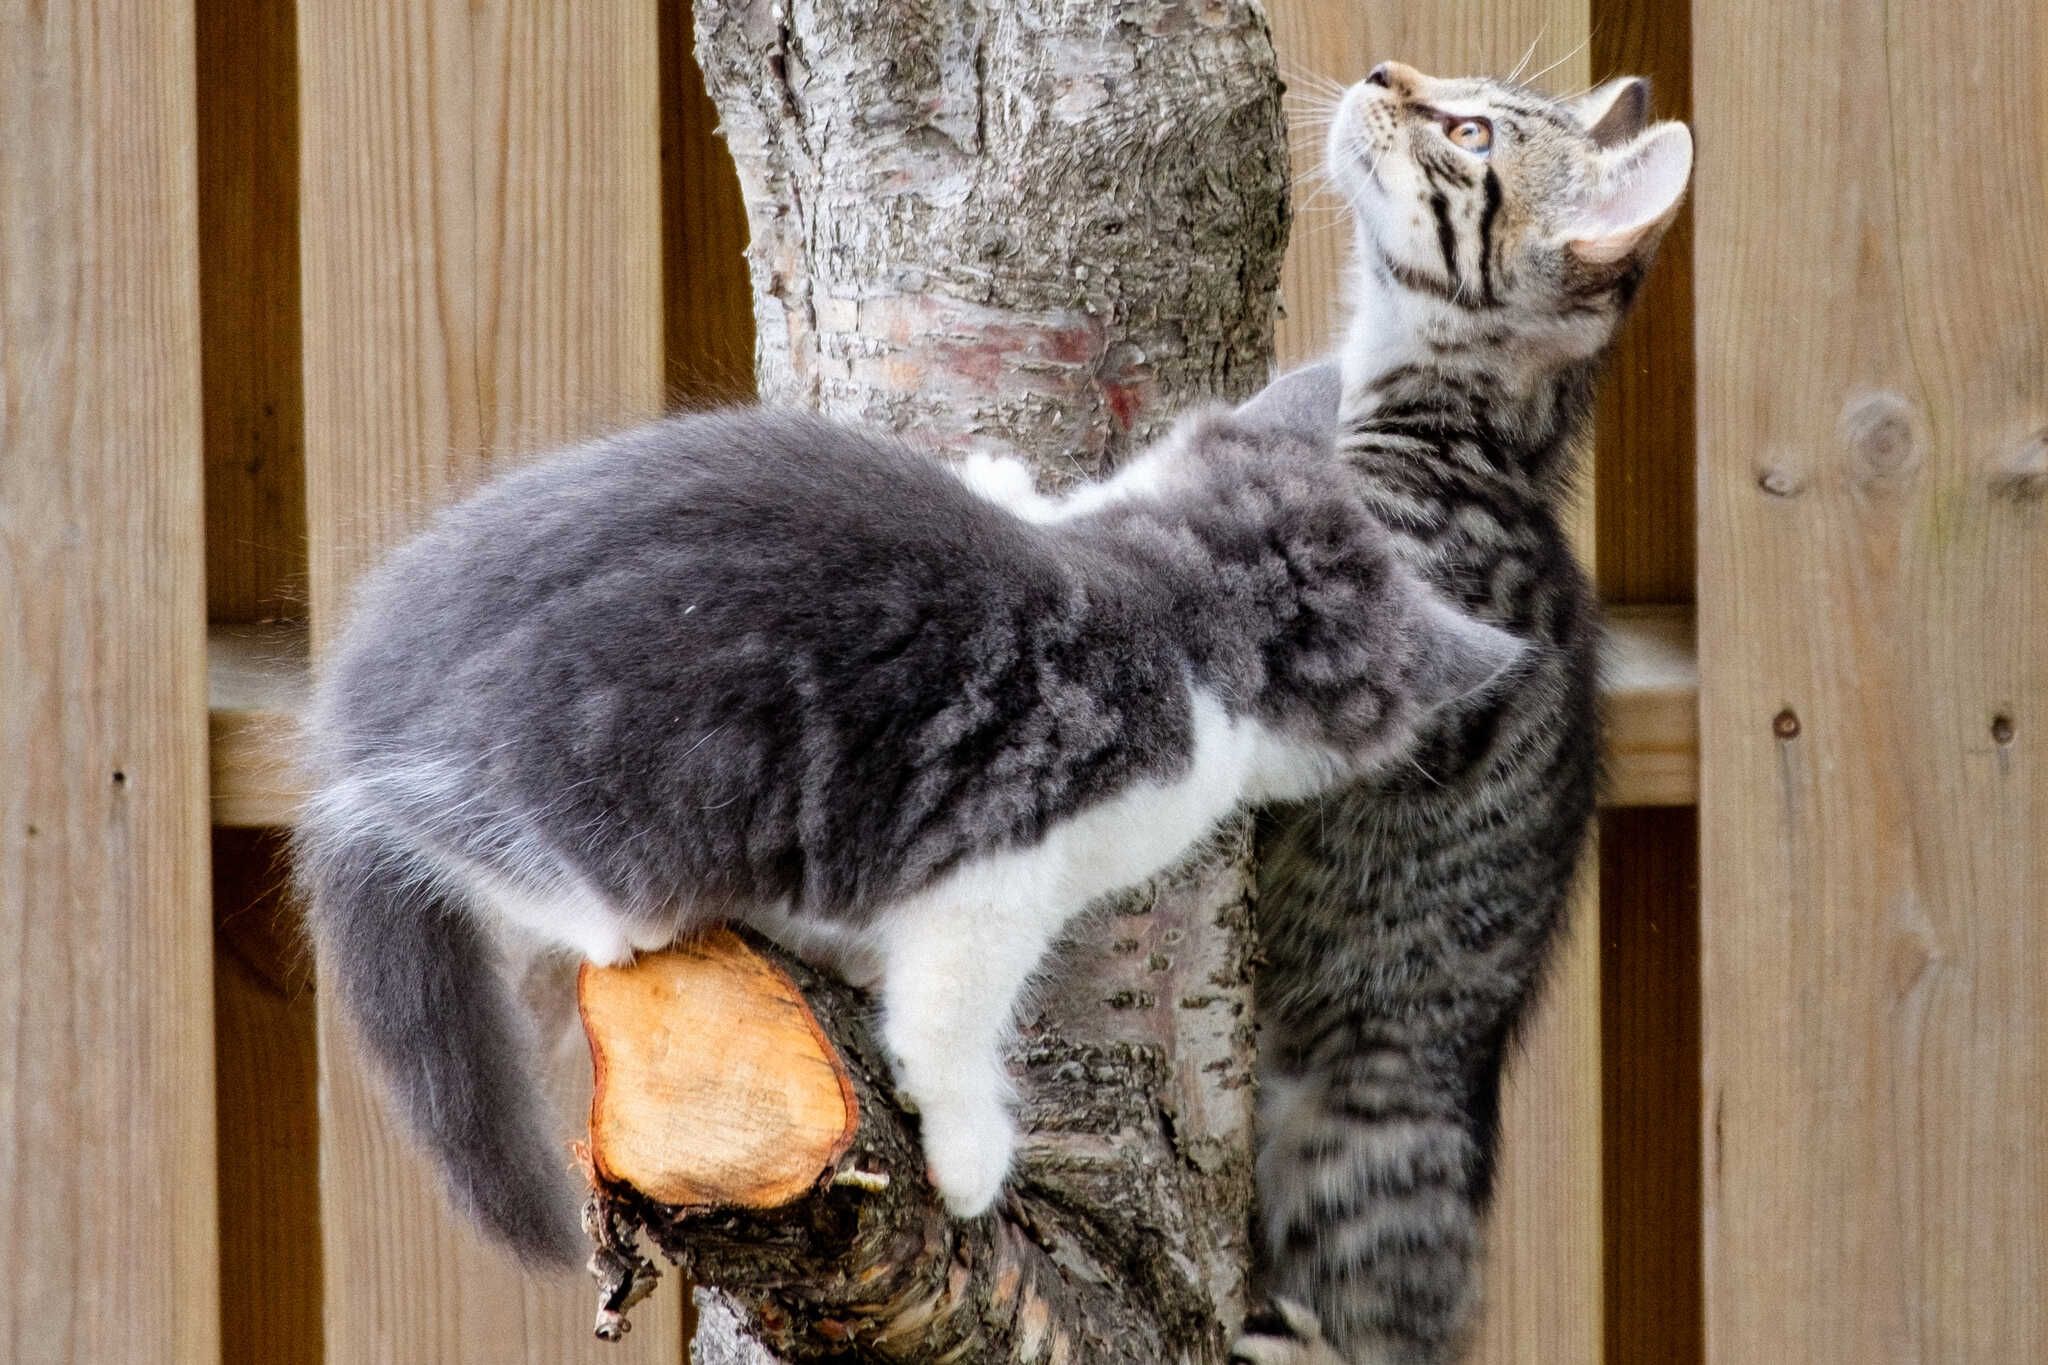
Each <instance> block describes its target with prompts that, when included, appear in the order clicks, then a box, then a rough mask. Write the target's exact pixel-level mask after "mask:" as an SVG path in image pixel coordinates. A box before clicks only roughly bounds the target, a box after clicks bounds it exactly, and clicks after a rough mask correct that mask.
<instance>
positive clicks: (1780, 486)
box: [1756, 464, 1804, 498]
mask: <svg viewBox="0 0 2048 1365" xmlns="http://www.w3.org/2000/svg"><path fill="white" fill-rule="evenodd" d="M1756 486H1757V487H1758V488H1761V489H1763V490H1764V492H1766V493H1769V494H1770V495H1771V496H1772V497H1774V498H1789V497H1794V496H1796V495H1797V494H1798V493H1799V492H1800V490H1801V489H1802V488H1803V487H1804V485H1803V484H1801V483H1800V481H1799V476H1798V475H1796V474H1794V473H1793V472H1792V471H1791V470H1789V469H1787V468H1785V466H1783V465H1781V464H1768V465H1765V466H1764V467H1763V468H1762V469H1759V470H1758V471H1757V472H1756Z"/></svg>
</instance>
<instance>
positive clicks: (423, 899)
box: [296, 410, 1519, 1262]
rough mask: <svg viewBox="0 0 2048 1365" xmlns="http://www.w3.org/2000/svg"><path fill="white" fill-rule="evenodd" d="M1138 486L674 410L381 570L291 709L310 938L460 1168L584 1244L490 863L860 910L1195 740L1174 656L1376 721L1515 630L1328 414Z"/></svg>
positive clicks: (865, 912)
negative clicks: (1438, 556) (1094, 490)
mask: <svg viewBox="0 0 2048 1365" xmlns="http://www.w3.org/2000/svg"><path fill="white" fill-rule="evenodd" d="M1175 439H1177V440H1178V441H1179V442H1180V445H1179V446H1178V447H1176V449H1177V450H1178V454H1177V455H1175V456H1174V457H1173V459H1172V462H1171V464H1170V465H1168V466H1167V469H1168V473H1167V474H1166V475H1165V476H1164V477H1163V478H1162V479H1161V480H1160V481H1159V486H1158V487H1157V489H1156V490H1154V491H1149V492H1147V493H1145V494H1144V495H1142V496H1138V495H1133V496H1131V497H1128V498H1123V499H1119V500H1111V501H1109V502H1107V503H1106V504H1105V505H1102V506H1101V507H1099V508H1098V509H1097V510H1094V511H1091V512H1088V513H1086V514H1083V515H1076V516H1074V517H1072V518H1071V519H1066V520H1060V521H1056V522H1050V523H1046V524H1033V523H1029V522H1027V521H1025V520H1022V519H1020V518H1019V517H1017V516H1014V515H1012V514H1011V513H1010V512H1009V511H1007V510H1005V509H1004V508H1002V507H999V506H997V505H995V504H994V503H993V502H990V501H988V500H986V499H984V498H983V497H980V496H977V495H976V494H974V493H972V492H970V491H969V490H968V489H967V487H966V486H965V485H964V484H963V483H962V482H961V481H960V480H959V479H957V478H955V477H954V475H953V474H952V473H950V472H948V471H947V470H946V469H945V468H944V467H942V466H941V465H939V464H937V463H936V462H934V461H932V460H930V459H928V458H926V457H925V456H923V455H921V454H919V453H917V452H916V451H914V450H912V449H910V448H908V447H906V446H903V445H901V444H899V443H896V442H893V441H889V440H884V439H880V438H877V437H874V436H870V435H866V434H863V433H860V432H858V431H854V430H851V429H849V428H846V427H843V426H838V425H834V424H831V423H828V422H825V421H823V420H821V419H818V418H814V417H809V416H803V415H797V414H788V413H783V414H777V413H770V412H764V411H760V410H734V411H729V412H723V413H714V414H704V415H696V416H686V417H678V418H674V419H670V420H667V421H664V422H660V423H656V424H654V425H650V426H647V427H644V428H641V429H639V430H637V431H633V432H629V433H626V434H624V435H622V436H619V437H615V438H613V439H610V440H606V441H601V442H598V443H596V444H593V445H590V446H587V447H584V448H581V449H578V450H575V451H571V452H569V453H566V454H563V455H561V456H558V457H555V458H553V459H550V460H546V461H543V462H540V463H538V464H535V465H533V466H530V467H528V468H526V469H524V470H522V471H520V472H517V473H514V474H512V475H511V476H509V477H507V478H504V479H502V480H500V481H498V482H497V483H495V484H493V485H491V486H490V487H488V488H486V489H485V490H484V491H483V492H481V493H480V494H478V495H477V496H475V497H474V498H472V499H470V500H469V501H467V502H464V503H461V504H459V505H457V506H455V507H453V508H451V509H449V510H447V511H446V512H444V513H443V514H441V515H440V517H439V518H438V519H437V520H436V521H435V522H434V523H433V525H432V526H431V527H430V528H429V529H428V530H427V531H426V532H425V533H423V534H422V535H421V536H419V537H418V538H417V539H415V540H414V541H412V542H411V543H409V544H407V545H406V546H404V547H403V548H401V549H400V550H399V551H398V552H397V553H395V554H394V555H392V556H391V557H390V559H389V560H387V561H386V562H385V563H384V564H383V565H382V566H380V567H379V568H378V569H377V570H376V571H375V572H374V573H372V574H371V575H370V576H369V577H368V579H367V581H366V582H365V584H364V586H363V588H362V590H361V593H360V597H359V601H358V605H357V608H356V611H355V613H354V616H353V619H352V620H351V622H350V624H349V626H348V628H347V631H346V633H345V634H344V635H343V637H342V638H341V640H340V642H339V644H338V645H337V647H336V648H335V650H334V651H333V655H332V658H331V660H330V662H329V664H328V667H327V669H326V671H325V674H324V676H323V678H322V680H321V683H320V687H319V691H318V695H317V698H316V704H315V706H314V708H313V713H312V721H311V734H310V740H311V743H310V746H309V748H310V754H311V767H312V774H313V777H314V781H315V786H316V789H317V796H316V798H315V799H314V801H313V802H312V803H311V805H310V807H309V809H308V811H307V812H306V815H305V817H304V819H303V820H302V822H301V825H300V827H299V830H298V834H297V843H296V852H297V863H298V871H299V876H300V879H301V882H302V885H303V887H304V890H305V893H306V895H307V897H308V900H309V903H310V906H311V924H312V928H313V931H314V935H315V941H316V947H317V949H318V952H319V954H320V957H321V959H322V961H323V963H324V965H325V967H326V969H327V971H328V979H329V980H331V981H332V982H333V983H334V985H335V986H336V987H337V988H338V990H339V994H340V997H341V999H342V1001H343V1002H344V1003H345V1005H346V1006H347V1009H348V1012H349V1013H350V1015H351V1016H352V1017H353V1019H354V1021H355V1024H356V1026H357V1028H358V1030H359V1032H360V1035H361V1037H362V1039H363V1041H364V1043H365V1044H366V1045H367V1049H368V1051H369V1053H370V1055H371V1056H372V1057H374V1058H375V1060H376V1061H377V1062H378V1063H379V1067H380V1070H381V1071H382V1073H383V1076H384V1079H385V1080H386V1082H387V1087H388V1089H389V1091H390V1093H391V1096H392V1098H393V1100H394V1102H395V1105H396V1107H397V1108H398V1109H399V1110H401V1111H402V1112H403V1113H404V1114H405V1115H406V1117H407V1118H408V1119H409V1121H410V1123H411V1125H412V1127H413V1128H414V1130H415V1131H416V1132H417V1133H418V1134H419V1135H420V1136H421V1137H422V1138H423V1139H424V1141H425V1143H426V1144H427V1146H428V1147H429V1148H431V1149H432V1151H433V1153H434V1155H435V1156H436V1158H437V1159H438V1160H439V1162H440V1163H441V1165H442V1166H443V1168H444V1169H445V1171H446V1172H447V1175H448V1178H449V1184H450V1187H451V1189H452V1190H453V1192H454V1194H455V1197H456V1199H457V1200H458V1201H459V1202H460V1203H461V1204H463V1205H464V1206H465V1207H466V1208H467V1209H469V1210H470V1211H471V1212H472V1213H473V1214H475V1215H476V1216H477V1217H478V1218H479V1219H480V1220H481V1221H482V1222H483V1224H484V1225H485V1227H486V1228H487V1229H488V1230H489V1231H490V1232H492V1233H493V1234H495V1235H496V1236H498V1237H499V1238H501V1239H502V1240H504V1241H505V1242H507V1243H508V1244H510V1245H511V1246H512V1247H513V1248H514V1249H516V1250H517V1251H519V1252H520V1253H521V1254H522V1255H524V1256H526V1257H527V1258H529V1259H531V1260H535V1261H543V1262H548V1261H562V1260H566V1259H569V1258H571V1257H572V1256H573V1254H574V1251H575V1248H576V1245H577V1238H576V1231H575V1227H574V1224H573V1219H572V1217H571V1213H572V1210H573V1207H574V1204H573V1200H572V1199H571V1198H570V1197H569V1193H568V1190H567V1188H566V1183H565V1181H564V1179H563V1166H564V1162H563V1160H562V1159H561V1157H560V1156H559V1154H558V1152H557V1150H556V1149H555V1147H554V1146H553V1145H552V1144H551V1143H550V1141H549V1139H548V1137H547V1128H546V1125H545V1124H544V1122H543V1121H542V1119H541V1116H540V1113H539V1104H538V1101H537V1100H536V1099H535V1098H534V1094H533V1082H532V1080H531V1077H530V1074H529V1073H530V1070H531V1065H532V1063H531V1061H530V1053H529V1049H528V1047H527V1045H526V1043H525V1041H524V1040H523V1038H522V1037H521V1034H522V1029H523V1024H522V1023H521V1021H520V1020H519V1018H518V1017H517V1012H516V1010H515V1009H514V1008H513V1006H512V1005H511V1003H510V1000H509V997H508V996H507V994H506V990H505V987H504V985H503V983H502V982H501V981H500V980H499V974H498V971H497V969H496V967H495V965H494V952H495V947H494V944H493V942H492V938H491V935H490V933H489V932H488V928H489V926H488V925H487V924H485V923H484V921H485V920H486V919H487V918H488V917H487V916H486V915H484V912H483V907H481V906H479V905H478V904H476V903H475V899H474V897H473V896H472V895H471V894H470V892H469V890H468V888H470V887H473V886H475V885H477V884H479V882H480V881H481V882H488V883H489V884H491V885H495V886H503V887H510V888H514V889H515V890H516V891H517V892H518V893H519V894H520V895H523V896H528V897H531V898H535V899H546V900H547V901H548V903H549V904H550V905H551V906H552V905H556V904H558V903H559V904H574V903H576V902H577V901H578V900H579V898H580V899H581V901H584V902H589V903H591V904H592V906H593V907H594V908H593V909H592V911H591V913H592V914H593V915H596V916H599V917H603V916H614V917H616V918H617V919H618V920H620V921H621V922H623V923H624V924H626V925H627V926H628V928H627V930H626V933H627V937H628V938H629V939H630V942H631V943H632V944H635V945H640V946H647V945H651V944H655V943H660V942H665V941H667V940H668V939H669V938H671V937H673V936H674V935H676V934H679V933H689V932H691V931H693V930H696V929H699V928H702V927H704V926H706V925H708V924H711V923H714V922H718V921H725V920H734V921H750V920H760V921H762V922H763V923H764V924H766V923H770V922H780V921H781V920H782V919H784V918H788V919H797V920H804V921H808V922H814V923H817V924H821V925H828V926H829V925H842V926H855V927H858V926H860V925H863V924H865V923H866V922H867V921H869V920H870V919H871V918H872V917H874V916H875V915H877V914H880V913H883V912H884V911H885V909H886V907H887V906H889V904H890V903H891V902H892V901H895V900H898V899H900V898H902V897H904V896H905V895H908V894H911V893H914V892H915V891H917V890H918V889H919V888H921V887H924V886H927V885H929V884H931V883H932V882H933V880H934V879H935V878H938V877H939V876H941V875H942V874H944V873H945V872H947V870H948V869H950V868H953V867H955V866H956V865H959V864H961V863H962V862H963V860H967V859H970V858H973V857H975V856H977V855H980V854H985V853H988V852H990V851H992V850H1001V849H1014V848H1026V847H1029V846H1031V845H1032V844H1033V842H1034V841H1036V840H1038V839H1040V838H1042V837H1043V836H1044V834H1045V833H1046V831H1047V830H1048V829H1049V828H1051V827H1052V826H1054V825H1056V824H1057V823H1059V822H1060V821H1062V820H1065V819H1069V818H1071V817H1072V816H1074V815H1075V813H1076V812H1079V811H1082V810H1085V809H1086V808H1088V807H1090V806H1091V805H1093V804H1095V803H1098V802H1101V801H1104V800H1106V799H1107V798H1109V797H1111V796H1113V795H1115V794H1117V793H1119V792H1122V791H1124V790H1126V789H1127V788H1130V787H1131V786H1132V785H1133V784H1136V783H1138V782H1140V781H1143V780H1147V779H1152V780H1163V779H1167V778H1170V777H1172V776H1173V775H1174V774H1175V773H1176V772H1177V771H1179V770H1181V769H1182V768H1184V767H1185V765H1186V764H1187V763H1188V761H1189V757H1190V745H1191V742H1192V733H1191V732H1192V727H1193V720H1192V717H1191V714H1190V702H1189V697H1190V692H1189V682H1190V680H1192V682H1193V683H1194V684H1195V685H1196V686H1199V687H1202V688H1205V689H1208V690H1210V691H1212V692H1213V693H1214V694H1216V695H1217V696H1218V697H1220V698H1222V699H1223V700H1224V703H1225V706H1226V708H1227V709H1229V710H1230V711H1231V712H1232V714H1235V715H1240V716H1244V717H1248V718H1252V719H1256V720H1258V721H1259V722H1261V723H1262V724H1263V725H1266V726H1269V727H1272V728H1274V729H1276V730H1278V731H1280V732H1282V733H1284V734H1285V735H1287V736H1289V737H1291V738H1294V739H1299V740H1300V741H1303V742H1305V743H1308V744H1312V745H1317V746H1323V747H1326V748H1327V749H1329V750H1332V751H1336V752H1338V753H1341V754H1343V755H1347V756H1349V757H1350V758H1351V759H1353V760H1355V764H1356V765H1357V766H1353V767H1350V768H1349V769H1347V770H1346V771H1347V772H1349V773H1355V772H1356V771H1359V770H1362V768H1363V767H1364V766H1367V765H1374V764H1378V763H1381V762H1387V761H1392V760H1393V759H1394V758H1396V757H1398V756H1399V755H1400V754H1401V753H1403V752H1405V750H1406V747H1407V745H1408V743H1409V741H1410V739H1411V737H1412V735H1413V733H1414V732H1415V729H1416V727H1417V726H1418V725H1420V724H1421V723H1422V722H1423V721H1424V720H1425V719H1426V718H1427V715H1428V714H1429V713H1430V712H1431V711H1432V710H1433V709H1435V708H1436V707H1437V706H1439V705H1441V704H1447V703H1448V702H1449V701H1450V700H1451V699H1454V698H1457V697H1459V696H1461V695H1464V694H1466V693H1469V692H1471V691H1472V690H1473V689H1474V688H1475V687H1478V686H1480V685H1482V684H1484V683H1485V682H1486V681H1487V680H1488V679H1490V678H1491V677H1493V676H1495V675H1496V674H1497V673H1498V672H1499V670H1500V669H1501V668H1502V666H1503V663H1504V661H1506V660H1508V659H1510V658H1512V657H1513V656H1514V655H1515V654H1517V653H1518V652H1519V647H1518V646H1515V645H1513V644H1512V642H1510V641H1507V640H1506V639H1505V637H1503V636H1501V635H1500V634H1499V633H1498V632H1495V631H1492V630H1490V629H1487V628H1484V627H1479V626H1477V625H1476V624H1475V623H1472V622H1470V621H1469V620H1467V619H1465V618H1462V617H1460V616H1458V615H1457V614H1456V613H1453V612H1450V611H1449V610H1448V609H1447V608H1445V607H1444V605H1443V604H1442V602H1441V601H1440V600H1439V599H1437V598H1436V597H1435V595H1434V594H1433V593H1429V592H1427V591H1426V590H1424V589H1422V588H1421V587H1420V585H1419V583H1418V581H1417V580H1416V579H1415V578H1414V577H1413V576H1412V575H1411V574H1410V573H1409V572H1408V571H1407V570H1405V569H1403V568H1401V567H1400V566H1398V565H1397V564H1396V563H1395V561H1394V559H1393V558H1392V556H1391V555H1390V553H1389V551H1388V549H1387V546H1386V537H1385V534H1384V532H1383V531H1382V530H1381V528H1380V527H1379V526H1378V525H1377V523H1376V522H1375V521H1374V520H1373V519H1372V517H1371V516H1370V515H1369V514H1368V513H1367V511H1366V503H1365V500H1364V498H1363V496H1362V494H1361V491H1360V490H1359V488H1358V486H1357V484H1356V481H1355V480H1353V479H1351V478H1349V477H1348V476H1346V475H1345V474H1344V473H1343V471H1342V467H1341V465H1339V464H1338V463H1337V461H1336V459H1335V456H1334V453H1333V451H1332V450H1331V448H1330V445H1329V441H1328V437H1327V433H1319V434H1317V435H1315V436H1303V435H1300V434H1297V433H1294V432H1290V431H1288V430H1286V429H1284V428H1270V429H1268V428H1261V427H1258V426H1255V425H1253V424H1249V423H1245V422H1241V421H1235V420H1232V419H1230V418H1227V417H1221V416H1218V417H1212V418H1208V419H1204V420H1200V421H1197V422H1195V423H1193V424H1191V425H1189V426H1187V427H1185V428H1184V429H1183V430H1182V431H1181V432H1180V433H1179V435H1178V436H1177V437H1176V438H1175Z"/></svg>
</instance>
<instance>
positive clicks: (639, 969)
mask: <svg viewBox="0 0 2048 1365" xmlns="http://www.w3.org/2000/svg"><path fill="white" fill-rule="evenodd" d="M577 999H578V1001H579V1002H580V1003H581V1006H582V1015H583V1027H584V1031H585V1032H586V1034H588V1036H589V1039H590V1055H591V1063H592V1066H593V1068H594V1069H595V1071H596V1073H597V1079H596V1084H595V1087H594V1088H593V1090H592V1093H591V1098H590V1157H591V1161H592V1163H593V1164H594V1165H595V1167H596V1169H597V1172H598V1174H599V1175H601V1176H603V1177H604V1178H605V1179H606V1180H616V1181H622V1182H624V1183H625V1184H627V1185H630V1186H632V1187H633V1188H634V1189H636V1190H638V1191H640V1192H641V1193H642V1194H645V1195H647V1196H649V1197H650V1198H653V1199H657V1200H659V1201H660V1202H662V1203H664V1204H672V1205H676V1206H678V1207H681V1208H684V1209H699V1210H701V1209H723V1208H743V1209H777V1208H781V1207H782V1206H783V1205H785V1204H787V1203H789V1202H790V1201H791V1200H793V1199H795V1198H797V1197H798V1196H799V1195H802V1194H805V1193H807V1192H809V1191H810V1190H812V1189H814V1188H815V1187H816V1186H817V1185H818V1183H819V1182H820V1181H821V1180H823V1179H824V1177H825V1176H826V1175H827V1173H829V1172H830V1171H831V1170H832V1168H833V1167H834V1165H835V1164H836V1163H837V1162H838V1161H839V1159H840V1158H841V1157H842V1156H844V1155H845V1154H846V1149H847V1147H848V1145H849V1144H851V1143H852V1141H853V1135H854V1133H855V1132H856V1131H857V1130H858V1129H859V1127H860V1107H859V1105H858V1104H857V1103H856V1102H855V1099H854V1092H853V1083H852V1081H851V1080H850V1079H849V1078H848V1076H847V1073H846V1066H845V1063H843V1062H842V1061H841V1060H840V1059H839V1055H838V1053H837V1051H836V1050H835V1049H834V1048H833V1046H832V1042H831V1040H830V1039H829V1038H827V1037H826V1036H825V1031H824V1029H823V1028H822V1027H820V1025H819V1023H818V1019H817V1016H816V1015H814V1014H813V1013H812V1012H811V1007H810V1005H809V1004H807V1003H806V1002H805V1000H804V998H803V995H802V994H801V993H800V992H799V991H798V990H797V987H796V983H795V982H793V981H791V980H790V979H789V976H788V975H787V974H786V973H784V972H783V971H782V970H781V969H780V968H779V967H777V966H776V965H775V964H774V963H773V962H771V961H769V960H768V959H767V958H765V957H762V956H761V955H760V954H758V953H756V952H755V951H754V950H753V949H751V948H749V947H748V946H747V945H746V943H745V942H744V941H742V940H741V939H740V938H739V936H738V935H736V934H734V933H732V932H731V931H730V930H724V929H721V930H715V931H713V932H712V933H709V934H706V935H704V936H702V937H701V938H698V939H695V940H692V941H691V942H688V943H680V944H677V945H676V946H675V947H674V948H673V949H670V950H669V951H667V952H663V953H650V954H643V955H642V956H641V957H639V958H637V959H636V960H635V961H634V962H633V963H632V965H630V966H627V967H599V966H595V965H593V964H590V963H585V964H584V965H583V968H582V970H581V971H580V972H579V973H578V975H577Z"/></svg>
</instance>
